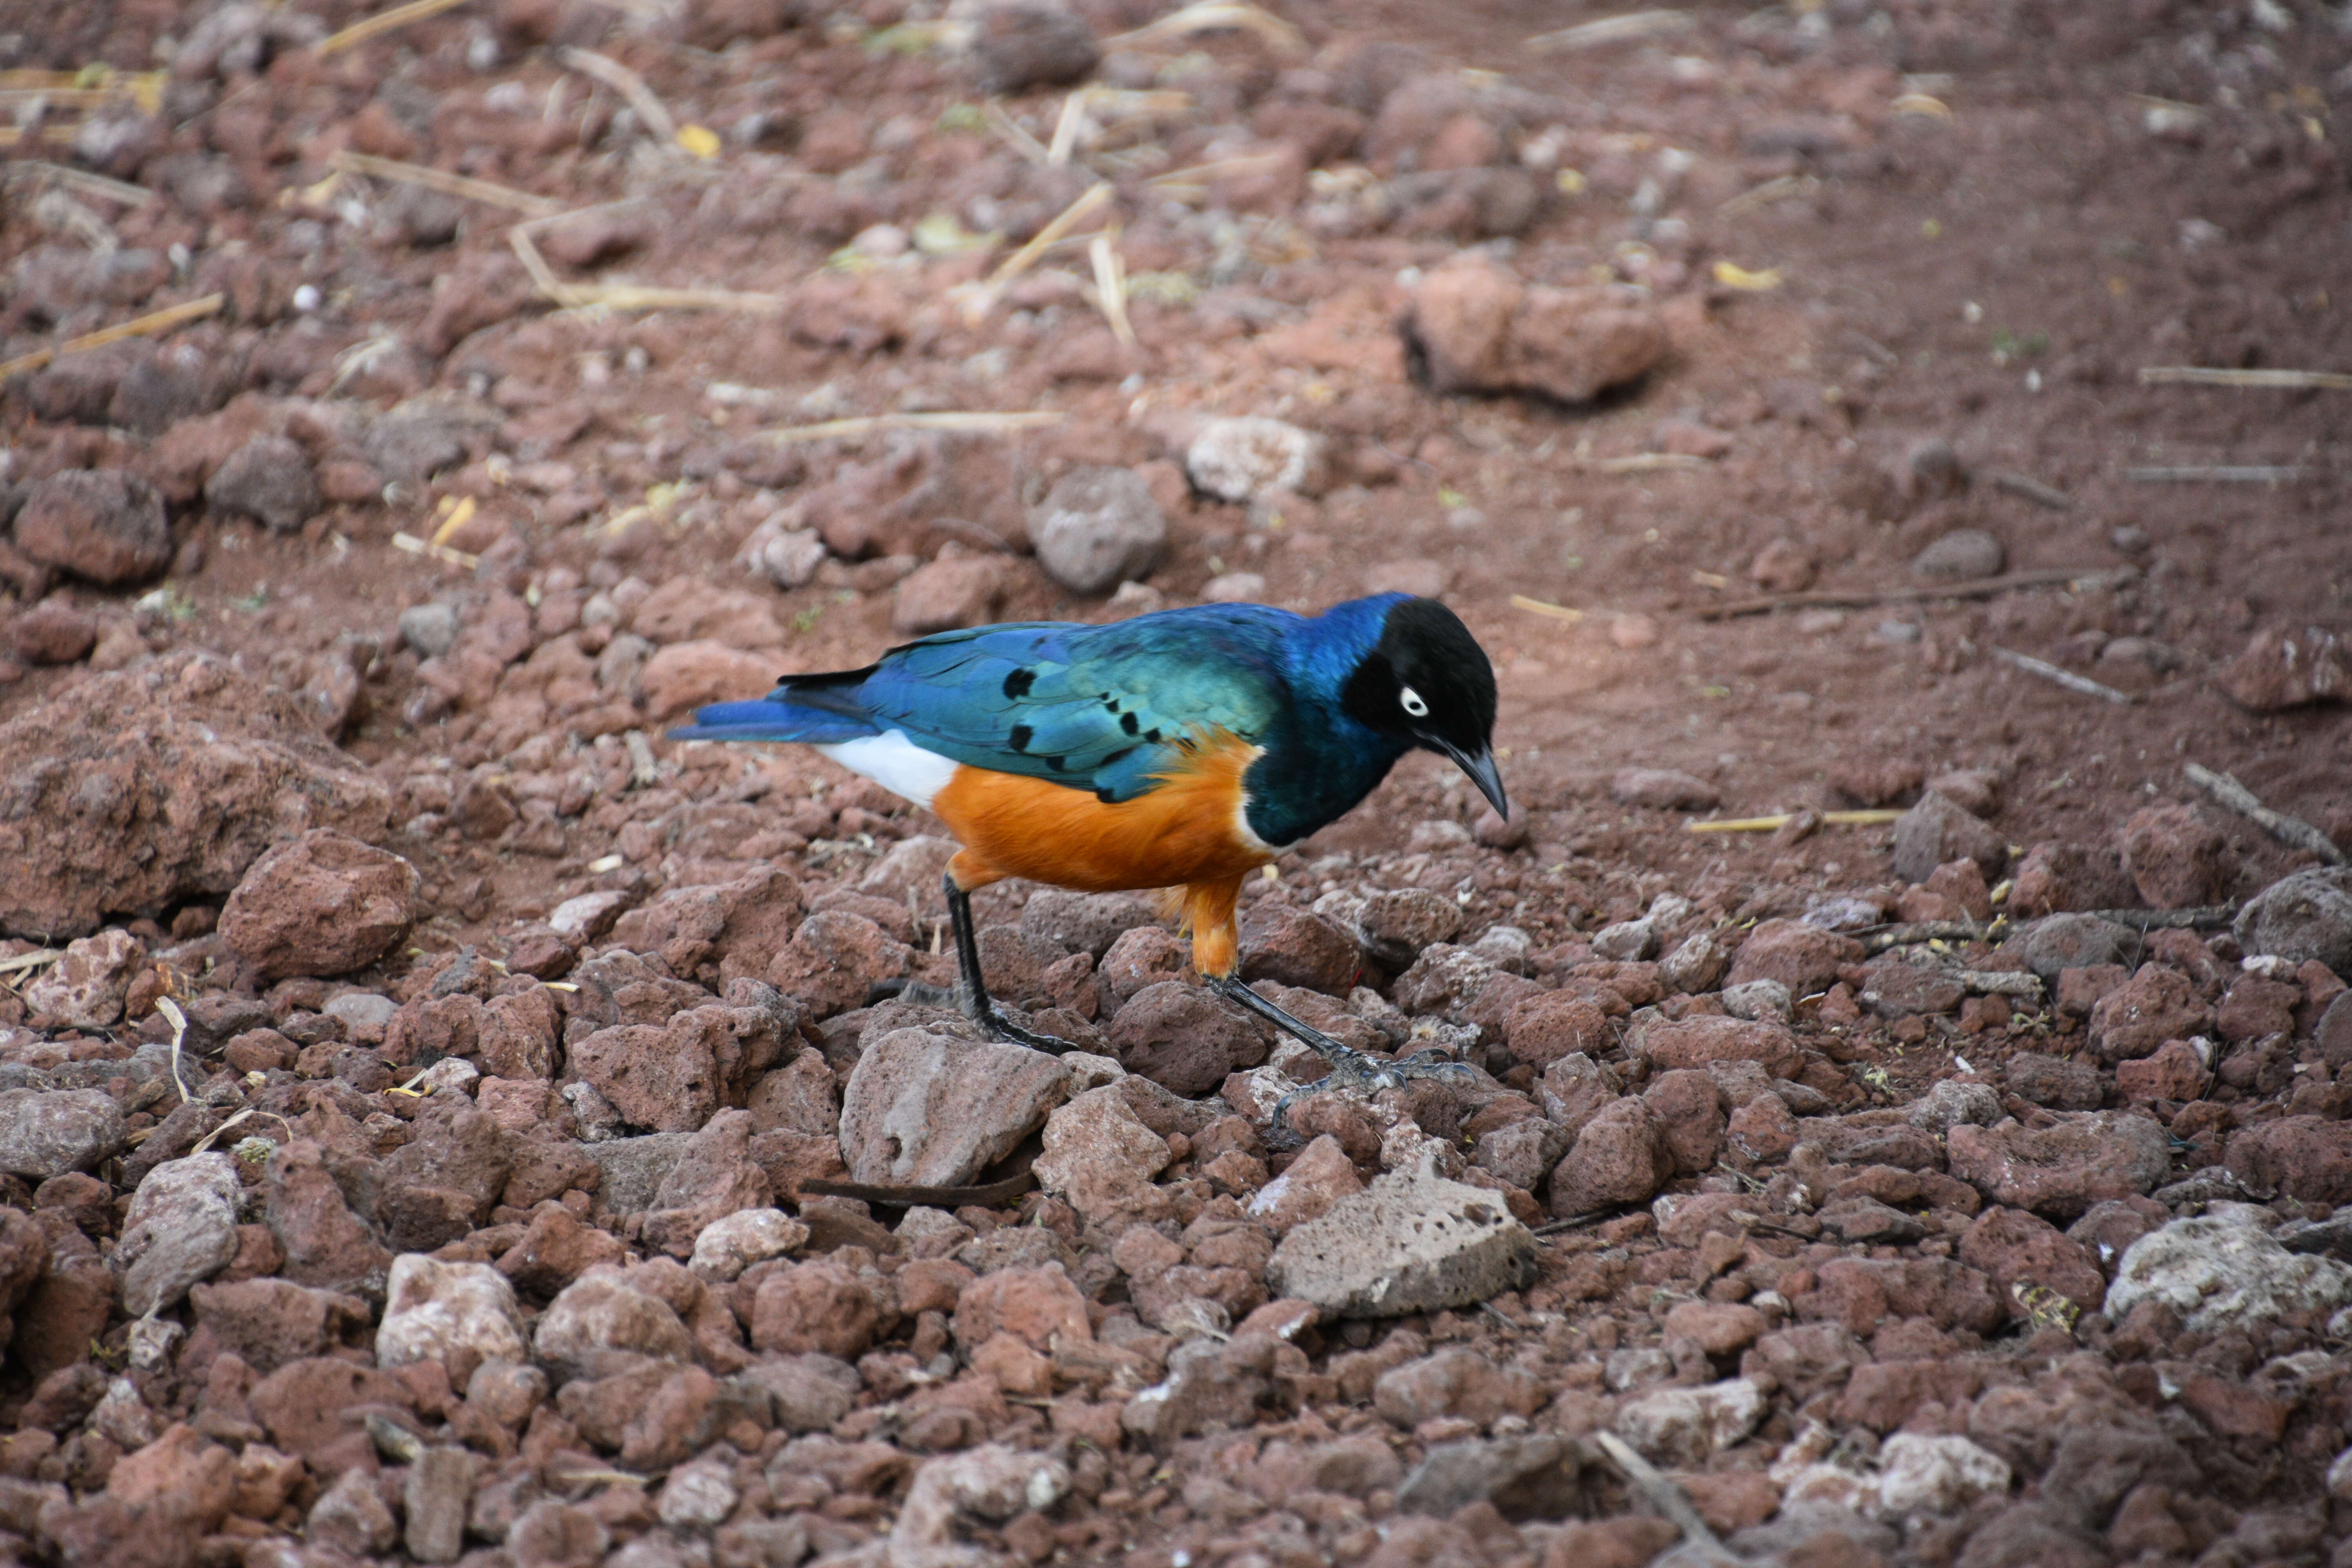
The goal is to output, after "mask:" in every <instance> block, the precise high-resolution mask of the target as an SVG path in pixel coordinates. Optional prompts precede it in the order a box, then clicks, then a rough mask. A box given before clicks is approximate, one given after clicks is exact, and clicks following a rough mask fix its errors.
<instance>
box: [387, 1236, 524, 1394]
mask: <svg viewBox="0 0 2352 1568" xmlns="http://www.w3.org/2000/svg"><path fill="white" fill-rule="evenodd" d="M375 1359H376V1364H377V1365H378V1366H386V1367H391V1366H405V1365H407V1364H408V1363H411V1362H420V1361H438V1362H440V1363H443V1364H445V1365H446V1366H447V1368H448V1369H449V1376H450V1378H451V1380H452V1381H453V1382H456V1383H459V1384H463V1383H464V1382H466V1380H467V1379H468V1378H470V1377H472V1376H473V1375H474V1369H475V1368H476V1367H478V1366H480V1365H482V1364H483V1363H486V1362H500V1361H503V1362H520V1361H527V1360H529V1359H530V1357H529V1353H528V1350H527V1347H526V1346H525V1344H524V1342H523V1334H522V1316H521V1312H520V1309H519V1308H518V1307H517V1305H516V1303H515V1293H514V1287H513V1286H512V1285H509V1283H508V1282H507V1278H506V1276H505V1275H503V1274H501V1273H499V1271H498V1270H497V1269H496V1268H491V1267H490V1266H489V1265H488V1264H487V1263H440V1262H436V1261H435V1260H434V1259H432V1258H426V1257H425V1256H423V1255H421V1254H418V1253H413V1252H411V1253H404V1254H402V1255H401V1256H400V1257H398V1258H394V1259H393V1260H392V1277H391V1279H390V1281H389V1283H388V1284H387V1285H386V1286H385V1289H384V1302H383V1323H382V1324H381V1325H380V1326H379V1327H378V1328H377V1329H376V1332H375Z"/></svg>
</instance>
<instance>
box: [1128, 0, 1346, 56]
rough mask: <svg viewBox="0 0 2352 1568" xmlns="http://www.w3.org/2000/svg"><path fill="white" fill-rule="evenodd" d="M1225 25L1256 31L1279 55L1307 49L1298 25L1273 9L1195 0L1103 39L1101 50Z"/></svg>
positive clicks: (1224, 0)
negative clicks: (1155, 18)
mask: <svg viewBox="0 0 2352 1568" xmlns="http://www.w3.org/2000/svg"><path fill="white" fill-rule="evenodd" d="M1227 28H1234V29H1238V30H1240V31H1242V32H1246V33H1255V34H1256V35H1257V36H1258V37H1260V38H1261V39H1263V40H1264V41H1265V43H1266V44H1268V45H1270V46H1271V47H1273V48H1274V49H1276V51H1277V52H1279V53H1282V54H1292V55H1299V54H1305V53H1306V52H1307V40H1306V38H1305V37H1302V36H1301V35H1300V33H1299V31H1298V29H1297V28H1296V27H1294V26H1291V25H1290V24H1289V23H1287V22H1286V21H1284V20H1283V19H1282V18H1281V17H1279V16H1275V15H1274V14H1273V13H1272V12H1269V11H1261V10H1260V9H1258V8H1257V7H1256V6H1255V5H1245V4H1238V3H1234V0H1196V3H1195V4H1193V5H1187V6H1185V7H1184V8H1183V9H1182V10H1181V11H1171V12H1170V13H1169V14H1168V15H1167V16H1162V17H1160V20H1158V21H1157V22H1154V23H1151V24H1150V26H1143V27H1138V28H1137V29H1136V30H1135V31H1133V32H1131V33H1121V34H1119V35H1118V37H1115V38H1106V39H1105V40H1103V51H1104V53H1106V54H1108V53H1110V52H1111V51H1113V50H1116V49H1133V48H1141V47H1145V46H1147V45H1151V44H1158V43H1164V42H1165V41H1167V40H1168V39H1170V38H1189V37H1192V35H1193V34H1195V33H1213V32H1218V31H1222V30H1223V29H1227Z"/></svg>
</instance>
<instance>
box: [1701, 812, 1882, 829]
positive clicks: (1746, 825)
mask: <svg viewBox="0 0 2352 1568" xmlns="http://www.w3.org/2000/svg"><path fill="white" fill-rule="evenodd" d="M1801 815H1803V814H1802V813H1801V812H1784V813H1782V814H1781V815H1780V816H1726V817H1718V818H1717V819H1716V820H1714V821H1712V822H1694V823H1692V824H1691V825H1690V826H1689V827H1688V828H1687V829H1685V831H1687V832H1691V833H1770V832H1772V831H1773V830H1775V829H1776V828H1781V827H1786V826H1788V825H1789V824H1790V822H1791V821H1793V820H1794V819H1795V818H1796V817H1798V816H1801ZM1813 815H1814V816H1818V817H1820V818H1821V820H1822V823H1823V825H1825V826H1827V825H1832V824H1833V825H1835V826H1840V827H1878V826H1884V825H1885V824H1886V823H1889V822H1892V821H1894V820H1895V818H1896V817H1898V816H1902V815H1903V814H1902V813H1901V812H1899V811H1897V810H1895V809H1894V808H1893V807H1891V806H1874V807H1873V808H1871V809H1870V810H1867V811H1822V812H1816V813H1814V814H1813Z"/></svg>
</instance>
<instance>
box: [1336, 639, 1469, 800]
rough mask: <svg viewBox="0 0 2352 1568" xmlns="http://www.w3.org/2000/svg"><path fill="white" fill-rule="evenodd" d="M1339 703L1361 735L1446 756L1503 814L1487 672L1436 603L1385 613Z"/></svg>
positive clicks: (1465, 640) (1467, 640) (1467, 642)
mask: <svg viewBox="0 0 2352 1568" xmlns="http://www.w3.org/2000/svg"><path fill="white" fill-rule="evenodd" d="M1340 701H1341V703H1342V705H1343V706H1345V707H1346V709H1347V710H1348V715H1349V717H1350V718H1352V719H1354V720H1355V721H1357V722H1358V723H1360V724H1362V725H1363V726H1365V727H1366V728H1367V729H1370V730H1373V731H1378V732H1380V733H1381V734H1384V735H1397V736H1402V737H1403V738H1405V739H1407V740H1408V741H1410V742H1412V744H1413V745H1416V746H1424V747H1427V748H1428V749H1429V750H1431V751H1433V752H1442V753H1444V755H1446V756H1449V757H1451V758H1453V759H1454V762H1455V763H1457V764H1459V765H1460V767H1461V769H1462V771H1463V772H1464V773H1468V774H1469V775H1470V778H1471V782H1473V783H1474V784H1476V785H1477V786H1478V789H1479V793H1480V794H1482V795H1485V796H1486V799H1487V801H1488V802H1489V803H1490V804H1491V805H1493V806H1494V808H1495V809H1496V811H1497V812H1500V813H1502V814H1503V815H1505V816H1508V815H1509V814H1510V806H1509V805H1508V803H1507V801H1506V800H1505V798H1504V795H1503V780H1502V775H1501V774H1500V773H1497V772H1496V767H1495V752H1494V740H1495V667H1494V666H1493V665H1491V664H1489V663H1488V662H1487V661H1486V649H1485V648H1482V647H1479V646H1478V641H1477V639H1476V638H1475V637H1472V636H1471V635H1470V628H1469V627H1467V626H1464V625H1463V624H1462V618H1461V617H1460V616H1456V615H1455V614H1454V612H1453V611H1451V610H1449V609H1447V608H1446V607H1445V606H1444V605H1441V604H1439V603H1438V602H1437V601H1436V600H1434V599H1406V600H1403V601H1402V602H1401V603H1399V604H1398V605H1396V606H1395V607H1394V608H1392V609H1391V610H1390V611H1389V613H1388V619H1387V621H1386V622H1385V623H1384V624H1383V626H1382V627H1381V640H1380V642H1379V643H1378V644H1377V645H1376V646H1375V647H1373V649H1372V651H1371V652H1370V653H1369V654H1366V655H1365V656H1364V658H1363V662H1361V663H1360V664H1359V665H1357V666H1356V670H1355V673H1354V674H1353V675H1351V676H1349V678H1348V684H1347V687H1346V689H1345V690H1344V691H1342V693H1341V695H1340Z"/></svg>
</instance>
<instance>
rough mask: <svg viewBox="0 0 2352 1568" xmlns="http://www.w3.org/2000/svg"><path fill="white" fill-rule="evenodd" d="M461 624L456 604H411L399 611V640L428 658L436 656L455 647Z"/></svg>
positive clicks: (438, 656)
mask: <svg viewBox="0 0 2352 1568" xmlns="http://www.w3.org/2000/svg"><path fill="white" fill-rule="evenodd" d="M460 625H461V623H460V622H459V620H458V616H457V605H447V604H442V603H439V602H438V601H436V602H435V603H433V604H429V605H411V606H410V607H409V608H407V609H405V610H403V611H401V612H400V640H401V641H403V642H404V643H406V644H407V645H408V646H409V647H413V648H415V650H416V651H417V652H419V653H421V654H423V655H424V656H425V658H440V657H441V656H442V655H443V654H445V653H447V652H448V651H449V650H450V649H451V648H453V647H457V632H458V630H459V627H460Z"/></svg>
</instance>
